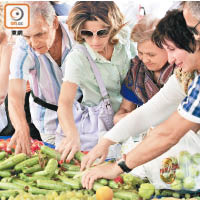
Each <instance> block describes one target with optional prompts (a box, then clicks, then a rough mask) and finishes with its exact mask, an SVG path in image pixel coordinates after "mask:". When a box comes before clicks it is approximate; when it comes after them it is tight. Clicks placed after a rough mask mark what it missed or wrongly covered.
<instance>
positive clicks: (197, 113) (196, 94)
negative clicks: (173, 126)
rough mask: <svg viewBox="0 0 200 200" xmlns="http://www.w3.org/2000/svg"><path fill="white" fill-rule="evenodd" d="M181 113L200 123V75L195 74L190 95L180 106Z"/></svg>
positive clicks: (189, 91)
mask: <svg viewBox="0 0 200 200" xmlns="http://www.w3.org/2000/svg"><path fill="white" fill-rule="evenodd" d="M178 112H179V114H180V115H181V116H182V117H184V118H185V119H187V120H189V121H192V122H194V123H200V76H199V75H198V74H195V79H194V80H193V82H192V83H191V85H190V87H189V90H188V95H187V96H186V97H185V98H184V100H183V101H182V103H181V104H180V105H179V107H178Z"/></svg>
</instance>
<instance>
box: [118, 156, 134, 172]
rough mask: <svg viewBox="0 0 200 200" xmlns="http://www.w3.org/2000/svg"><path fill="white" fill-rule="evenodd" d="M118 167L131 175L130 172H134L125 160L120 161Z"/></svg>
mask: <svg viewBox="0 0 200 200" xmlns="http://www.w3.org/2000/svg"><path fill="white" fill-rule="evenodd" d="M117 165H118V166H119V167H120V168H121V169H122V170H123V171H124V172H126V173H129V172H130V171H132V169H130V168H129V167H128V166H127V165H126V163H125V160H124V159H123V158H122V159H120V160H119V161H117Z"/></svg>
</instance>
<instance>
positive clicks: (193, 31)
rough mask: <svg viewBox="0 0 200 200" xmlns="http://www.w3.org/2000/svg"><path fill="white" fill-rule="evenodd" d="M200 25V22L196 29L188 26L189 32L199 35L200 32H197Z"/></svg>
mask: <svg viewBox="0 0 200 200" xmlns="http://www.w3.org/2000/svg"><path fill="white" fill-rule="evenodd" d="M199 24H200V21H199V22H198V23H197V24H196V25H195V26H194V27H191V26H188V30H189V31H190V32H191V33H192V34H194V35H199V31H197V26H198V25H199Z"/></svg>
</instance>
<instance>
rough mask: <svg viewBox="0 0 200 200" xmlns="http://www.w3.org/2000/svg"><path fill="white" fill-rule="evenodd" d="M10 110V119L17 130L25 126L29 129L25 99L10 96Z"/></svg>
mask: <svg viewBox="0 0 200 200" xmlns="http://www.w3.org/2000/svg"><path fill="white" fill-rule="evenodd" d="M8 110H9V116H10V120H11V122H12V124H13V126H14V128H15V130H16V131H17V130H23V129H24V128H26V129H29V128H28V123H27V120H26V114H25V111H24V101H20V99H15V98H12V97H11V96H9V98H8Z"/></svg>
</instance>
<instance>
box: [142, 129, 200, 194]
mask: <svg viewBox="0 0 200 200" xmlns="http://www.w3.org/2000/svg"><path fill="white" fill-rule="evenodd" d="M144 169H145V172H146V176H147V178H148V179H149V181H150V182H151V183H152V184H153V185H154V186H155V188H156V189H172V190H177V191H178V190H188V191H196V190H198V189H200V135H198V134H196V133H194V132H193V131H188V133H187V134H186V135H185V136H184V137H182V138H181V139H180V141H179V142H178V143H177V144H176V145H175V146H173V147H172V148H171V149H170V150H168V151H167V152H165V153H164V154H162V155H161V156H159V157H157V158H155V159H154V160H152V161H150V162H148V163H146V164H144Z"/></svg>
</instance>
